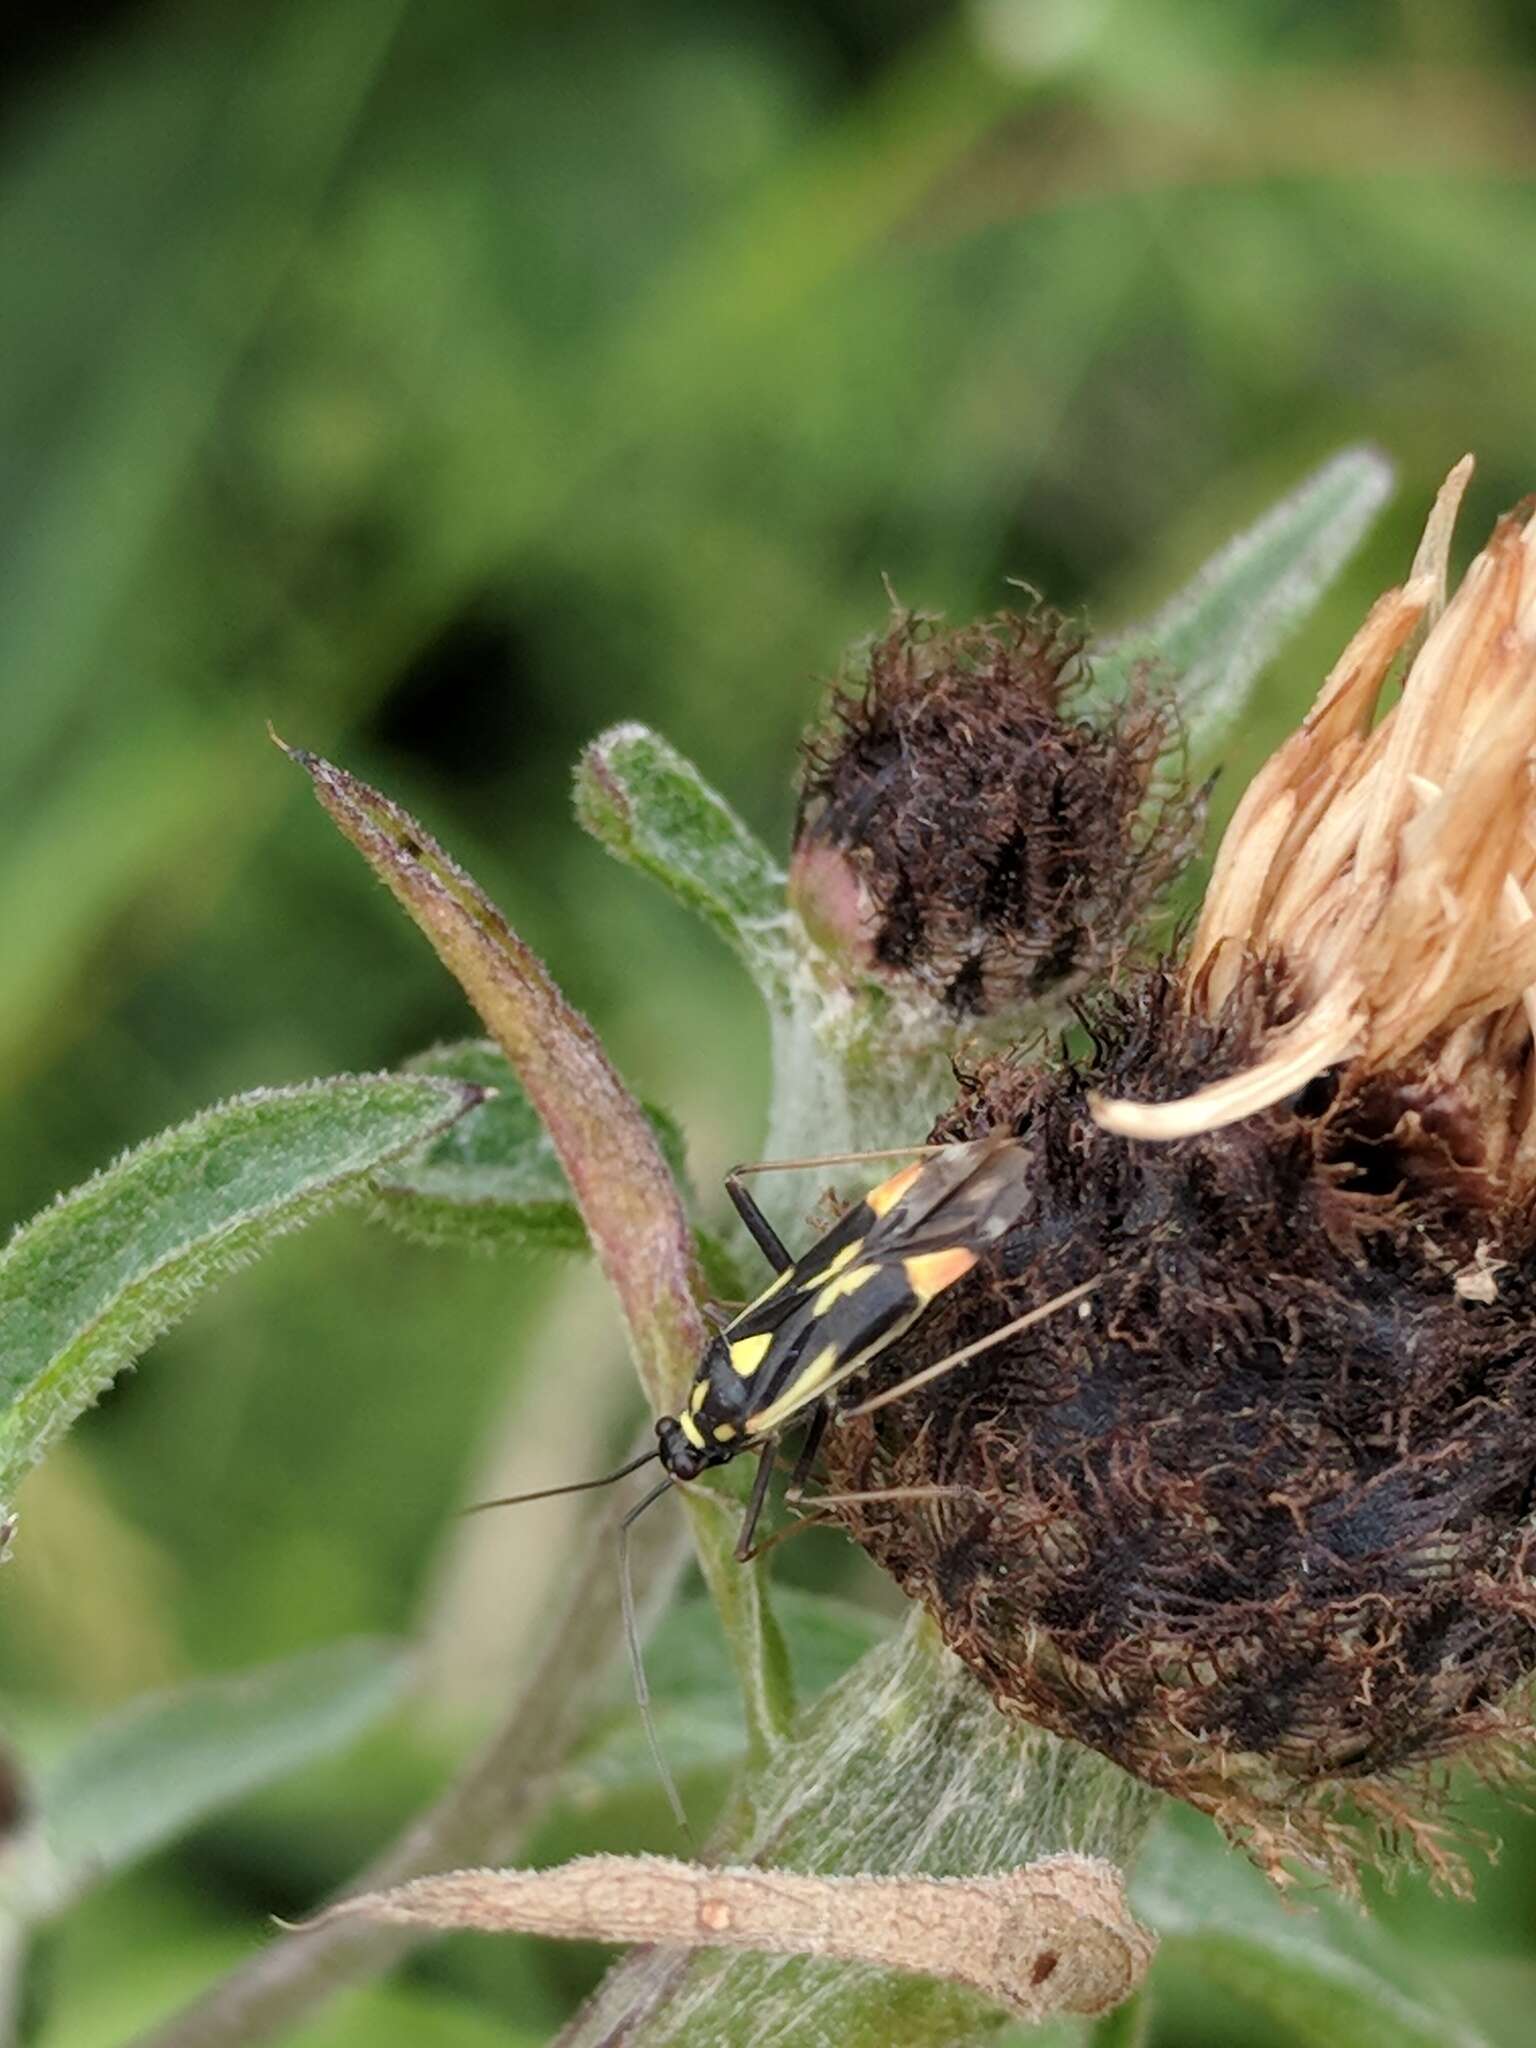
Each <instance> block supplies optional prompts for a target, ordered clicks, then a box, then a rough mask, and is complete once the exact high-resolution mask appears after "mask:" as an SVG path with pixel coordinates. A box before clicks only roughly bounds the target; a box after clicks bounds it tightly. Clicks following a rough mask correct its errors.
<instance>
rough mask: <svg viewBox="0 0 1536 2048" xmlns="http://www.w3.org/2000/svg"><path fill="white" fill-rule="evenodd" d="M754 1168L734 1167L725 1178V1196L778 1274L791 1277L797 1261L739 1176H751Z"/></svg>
mask: <svg viewBox="0 0 1536 2048" xmlns="http://www.w3.org/2000/svg"><path fill="white" fill-rule="evenodd" d="M751 1171H752V1168H751V1167H750V1166H734V1167H732V1169H731V1171H730V1172H729V1173H728V1174H727V1175H726V1176H725V1192H726V1193H727V1194H728V1195H729V1196H730V1198H731V1200H732V1201H733V1202H734V1203H735V1204H736V1214H737V1215H738V1216H739V1217H740V1218H741V1220H742V1222H743V1223H745V1225H746V1226H747V1229H748V1230H749V1231H750V1232H751V1234H752V1242H753V1243H754V1244H755V1245H756V1246H757V1248H758V1250H759V1251H760V1252H761V1253H762V1255H763V1257H764V1258H765V1259H766V1260H767V1261H768V1263H769V1265H770V1266H772V1268H773V1270H774V1271H775V1273H787V1272H788V1271H789V1268H790V1267H791V1266H792V1265H793V1264H794V1263H795V1261H794V1257H793V1255H792V1253H791V1252H790V1250H789V1248H788V1246H787V1245H786V1244H785V1242H784V1240H783V1238H782V1237H780V1235H779V1233H778V1232H777V1231H776V1230H775V1229H774V1227H773V1225H772V1224H771V1223H770V1222H769V1221H768V1218H767V1217H766V1216H765V1215H764V1214H763V1212H762V1210H761V1209H760V1208H759V1207H758V1206H757V1204H756V1202H754V1201H753V1199H752V1197H751V1196H750V1195H749V1194H748V1193H747V1191H746V1189H745V1188H744V1187H743V1186H742V1184H741V1181H740V1179H739V1177H738V1176H739V1175H741V1174H743V1173H750V1172H751Z"/></svg>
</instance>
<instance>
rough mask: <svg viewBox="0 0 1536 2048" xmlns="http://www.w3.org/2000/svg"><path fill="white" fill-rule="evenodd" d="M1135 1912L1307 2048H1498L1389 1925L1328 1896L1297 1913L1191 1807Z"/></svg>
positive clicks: (1139, 1879) (1140, 1879) (1153, 1863)
mask: <svg viewBox="0 0 1536 2048" xmlns="http://www.w3.org/2000/svg"><path fill="white" fill-rule="evenodd" d="M1131 1903H1132V1905H1133V1906H1134V1908H1135V1909H1136V1911H1137V1912H1138V1914H1139V1915H1140V1916H1141V1917H1142V1919H1144V1920H1146V1921H1148V1922H1149V1923H1150V1925H1151V1926H1153V1927H1155V1928H1156V1929H1157V1931H1158V1933H1159V1934H1161V1936H1162V1937H1163V1944H1164V1952H1165V1953H1168V1954H1169V1956H1170V1958H1171V1957H1172V1956H1173V1955H1175V1954H1178V1955H1182V1956H1183V1957H1184V1958H1186V1959H1187V1960H1188V1961H1189V1962H1190V1964H1191V1965H1192V1967H1193V1968H1194V1969H1196V1970H1197V1971H1198V1972H1199V1973H1200V1974H1201V1975H1202V1976H1204V1977H1205V1978H1207V1979H1208V1980H1209V1981H1211V1982H1212V1983H1215V1984H1219V1985H1221V1986H1223V1987H1224V1988H1225V1989H1227V1990H1228V1991H1231V1992H1233V1993H1235V1994H1236V1995H1237V1996H1238V1997H1240V1998H1243V1999H1246V2000H1248V2001H1249V2002H1251V2003H1252V2004H1254V2005H1256V2006H1258V2007H1260V2008H1261V2009H1262V2010H1263V2011H1264V2012H1266V2013H1267V2014H1269V2015H1270V2017H1271V2018H1272V2019H1274V2020H1276V2021H1278V2022H1279V2023H1280V2024H1281V2025H1282V2026H1285V2027H1287V2028H1289V2029H1291V2030H1292V2031H1293V2033H1294V2034H1295V2037H1296V2039H1297V2041H1298V2042H1301V2043H1305V2044H1306V2048H1487V2043H1486V2038H1485V2036H1484V2035H1482V2034H1481V2033H1480V2032H1479V2031H1478V2029H1477V2028H1476V2027H1474V2026H1472V2025H1471V2023H1470V2022H1469V2021H1468V2020H1467V2019H1466V2018H1465V2016H1464V2015H1463V2014H1462V2013H1460V2012H1459V2011H1457V2009H1456V2007H1455V2005H1454V2003H1453V2002H1452V2001H1451V2000H1450V1999H1448V1998H1447V1996H1446V1994H1445V1991H1444V1988H1443V1986H1442V1985H1441V1984H1439V1983H1438V1982H1437V1981H1435V1980H1434V1979H1432V1978H1431V1977H1430V1976H1429V1974H1428V1973H1427V1972H1426V1971H1423V1970H1421V1969H1420V1967H1419V1965H1418V1962H1417V1960H1416V1958H1415V1957H1414V1956H1413V1955H1412V1954H1411V1953H1410V1951H1409V1950H1407V1949H1406V1948H1404V1947H1403V1946H1402V1944H1401V1943H1400V1942H1398V1941H1396V1940H1395V1939H1394V1938H1393V1936H1392V1935H1390V1934H1389V1933H1388V1932H1387V1931H1386V1930H1385V1929H1384V1928H1383V1927H1381V1925H1380V1924H1379V1923H1378V1922H1375V1921H1371V1920H1368V1919H1367V1918H1366V1917H1365V1915H1364V1914H1363V1913H1361V1912H1357V1911H1353V1910H1351V1909H1350V1908H1349V1907H1347V1906H1345V1905H1344V1904H1342V1903H1341V1902H1340V1901H1339V1900H1338V1899H1337V1898H1334V1897H1333V1896H1331V1895H1329V1894H1326V1893H1317V1894H1313V1895H1310V1896H1309V1897H1308V1898H1307V1899H1306V1901H1305V1902H1304V1903H1303V1904H1290V1903H1287V1902H1286V1901H1285V1900H1284V1899H1283V1898H1282V1897H1281V1895H1280V1894H1279V1893H1278V1892H1277V1891H1276V1890H1275V1888H1274V1886H1273V1885H1272V1884H1270V1882H1269V1881H1268V1880H1267V1879H1266V1878H1265V1877H1263V1876H1262V1875H1261V1874H1260V1872H1259V1871H1258V1870H1257V1869H1256V1868H1255V1867H1254V1866H1253V1864H1252V1863H1250V1862H1249V1861H1248V1859H1247V1858H1246V1857H1245V1856H1243V1855H1241V1854H1240V1853H1239V1852H1237V1851H1236V1850H1233V1849H1228V1848H1227V1847H1225V1845H1224V1844H1222V1842H1221V1841H1220V1839H1219V1838H1218V1836H1217V1835H1216V1832H1215V1830H1214V1828H1212V1827H1211V1825H1210V1823H1209V1822H1206V1821H1203V1820H1201V1819H1200V1818H1199V1817H1198V1816H1197V1815H1195V1814H1193V1813H1191V1812H1189V1811H1188V1810H1187V1809H1183V1808H1178V1809H1174V1810H1171V1811H1170V1812H1169V1813H1168V1814H1167V1815H1166V1816H1165V1818H1164V1820H1163V1822H1162V1824H1161V1825H1160V1826H1159V1827H1158V1829H1157V1830H1156V1832H1155V1833H1154V1834H1153V1836H1152V1839H1151V1841H1150V1842H1149V1843H1148V1845H1147V1847H1146V1849H1145V1850H1144V1851H1143V1854H1142V1857H1141V1859H1140V1861H1139V1863H1138V1864H1137V1867H1136V1872H1135V1876H1134V1879H1133V1881H1132V1885H1131Z"/></svg>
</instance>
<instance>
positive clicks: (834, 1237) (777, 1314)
mask: <svg viewBox="0 0 1536 2048" xmlns="http://www.w3.org/2000/svg"><path fill="white" fill-rule="evenodd" d="M809 1163H815V1162H809ZM753 1170H760V1169H740V1168H739V1169H738V1170H737V1173H735V1174H732V1175H731V1176H730V1178H729V1179H728V1181H727V1183H726V1185H727V1188H728V1189H729V1191H730V1194H731V1198H732V1200H733V1201H734V1202H735V1204H736V1206H737V1208H738V1210H739V1211H740V1213H741V1216H742V1218H743V1220H744V1221H745V1223H746V1225H747V1227H748V1229H749V1230H750V1231H751V1232H752V1235H753V1237H754V1238H755V1239H756V1241H757V1243H758V1245H759V1246H760V1247H761V1249H762V1251H763V1253H764V1255H765V1257H766V1258H767V1259H768V1261H769V1263H770V1264H771V1265H773V1266H774V1267H776V1268H777V1277H776V1278H775V1279H774V1280H773V1282H772V1283H771V1285H769V1286H768V1287H766V1288H765V1289H764V1290H763V1292H762V1293H761V1294H760V1295H759V1296H758V1297H757V1299H756V1300H755V1301H752V1302H749V1303H748V1304H747V1306H746V1307H745V1308H744V1309H742V1310H741V1312H740V1313H739V1314H738V1315H736V1316H734V1317H733V1318H732V1319H731V1321H730V1322H729V1323H727V1324H726V1326H725V1327H724V1329H722V1330H721V1331H720V1332H719V1333H718V1334H717V1335H716V1336H715V1337H713V1338H712V1339H711V1341H710V1343H709V1345H708V1346H707V1348H706V1350H705V1352H704V1355H703V1357H702V1359H701V1360H700V1361H699V1366H698V1370H697V1372H696V1373H695V1374H694V1378H693V1384H692V1386H691V1387H690V1389H689V1395H688V1399H687V1401H686V1402H685V1403H684V1405H683V1407H682V1409H681V1410H680V1412H679V1413H678V1414H676V1415H666V1416H663V1417H662V1418H661V1419H660V1421H659V1422H658V1423H657V1425H656V1435H657V1442H658V1449H659V1456H660V1460H661V1463H662V1465H663V1466H664V1468H665V1469H666V1471H667V1474H668V1476H669V1477H670V1478H672V1479H676V1480H683V1481H687V1480H690V1479H696V1478H697V1477H698V1476H699V1474H700V1473H701V1472H704V1471H706V1470H707V1469H708V1468H709V1467H710V1466H713V1465H723V1464H725V1463H726V1462H727V1461H728V1460H730V1459H732V1458H736V1457H739V1456H740V1455H741V1454H742V1452H744V1451H750V1450H762V1449H764V1448H765V1447H766V1446H769V1445H771V1444H773V1443H774V1442H776V1441H777V1439H778V1438H779V1436H780V1435H781V1434H782V1433H783V1431H784V1430H785V1429H786V1428H787V1427H789V1426H790V1425H791V1424H792V1423H794V1422H795V1421H797V1420H798V1419H800V1418H801V1417H802V1416H805V1415H807V1414H810V1415H811V1416H812V1418H813V1419H812V1432H813V1435H812V1440H811V1442H810V1443H809V1445H808V1454H807V1456H806V1457H803V1459H802V1462H808V1455H809V1454H813V1453H814V1448H815V1440H816V1439H818V1438H819V1436H820V1431H821V1428H822V1426H824V1424H825V1422H826V1419H827V1417H828V1415H829V1413H830V1412H831V1407H830V1404H831V1403H832V1400H833V1397H834V1395H835V1394H836V1392H837V1390H838V1389H839V1388H840V1387H841V1386H842V1385H843V1383H844V1382H845V1381H847V1380H849V1379H851V1378H852V1377H853V1376H854V1375H855V1374H856V1373H858V1372H859V1371H861V1370H862V1369H863V1368H864V1367H865V1366H867V1365H868V1364H869V1363H870V1361H871V1360H872V1359H874V1358H876V1357H877V1356H878V1355H879V1353H880V1352H882V1351H883V1350H884V1349H885V1348H886V1346H887V1345H889V1344H892V1343H894V1342H895V1340H896V1339H897V1338H898V1337H900V1336H901V1335H902V1333H903V1332H904V1331H906V1330H908V1329H910V1328H911V1326H912V1325H913V1323H915V1322H916V1321H917V1319H918V1317H919V1316H921V1315H922V1313H923V1311H924V1310H925V1309H926V1308H927V1307H928V1305H929V1303H930V1302H932V1301H933V1300H934V1299H935V1298H936V1297H937V1296H938V1295H940V1294H942V1293H943V1292H944V1290H945V1289H946V1288H947V1287H952V1286H953V1285H954V1284H955V1282H956V1281H957V1280H960V1279H962V1278H963V1277H964V1275H965V1274H967V1273H969V1272H970V1270H971V1269H972V1267H973V1266H975V1265H976V1263H977V1262H978V1260H979V1259H980V1258H981V1257H982V1255H983V1254H984V1253H985V1252H986V1250H987V1249H988V1247H989V1246H991V1245H994V1244H996V1243H997V1242H998V1240H999V1239H1000V1238H1002V1237H1003V1236H1004V1235H1006V1233H1007V1232H1008V1231H1009V1230H1011V1229H1012V1228H1013V1226H1014V1224H1015V1223H1017V1222H1018V1220H1019V1218H1020V1216H1021V1214H1022V1213H1023V1211H1024V1209H1025V1207H1026V1205H1027V1203H1028V1199H1029V1186H1028V1179H1027V1175H1026V1169H1025V1160H1024V1154H1023V1150H1022V1148H1021V1147H1020V1145H1019V1144H1018V1142H1017V1141H1016V1140H1015V1139H1013V1138H1011V1137H1007V1136H998V1137H992V1138H982V1139H977V1140H975V1141H973V1142H971V1143H968V1144H957V1145H942V1146H938V1147H936V1148H934V1149H933V1150H932V1151H931V1152H929V1153H928V1154H927V1156H926V1157H924V1158H920V1159H918V1160H916V1161H914V1162H913V1163H912V1164H911V1165H909V1166H906V1167H903V1168H902V1170H901V1171H900V1172H899V1173H895V1174H893V1175H892V1176H891V1177H890V1179H888V1180H885V1181H882V1182H881V1184H880V1185H879V1186H878V1187H877V1188H873V1189H872V1190H871V1191H870V1192H869V1194H867V1195H866V1196H865V1197H864V1199H863V1200H862V1201H860V1202H856V1203H855V1204H854V1205H853V1207H852V1208H851V1209H849V1210H848V1212H847V1214H846V1215H845V1216H843V1217H842V1218H841V1219H840V1221H839V1222H837V1223H836V1224H835V1225H834V1226H833V1228H832V1229H831V1230H829V1231H828V1232H827V1234H826V1235H825V1236H824V1237H822V1238H821V1239H820V1240H819V1241H818V1242H817V1243H816V1244H814V1245H813V1246H812V1247H811V1249H810V1250H809V1251H808V1252H805V1253H804V1254H802V1256H801V1257H799V1258H798V1259H797V1258H793V1257H791V1255H790V1253H789V1252H788V1251H787V1250H786V1249H785V1247H784V1245H783V1244H782V1243H781V1241H780V1240H779V1238H778V1236H777V1234H776V1233H775V1232H774V1230H773V1228H772V1226H771V1225H770V1224H769V1222H768V1220H767V1218H766V1217H765V1216H764V1215H763V1213H762V1211H761V1210H760V1209H759V1208H758V1206H757V1204H756V1202H754V1201H753V1199H752V1197H751V1196H750V1195H749V1194H748V1193H747V1191H746V1189H745V1187H744V1186H743V1185H742V1182H741V1179H740V1174H741V1173H742V1172H743V1171H753ZM766 1463H767V1461H766V1460H765V1479H766ZM753 1519H755V1517H754V1516H752V1515H750V1514H749V1527H748V1529H747V1530H746V1531H744V1532H743V1542H744V1544H745V1542H746V1541H747V1540H748V1539H749V1538H750V1523H751V1521H752V1520H753Z"/></svg>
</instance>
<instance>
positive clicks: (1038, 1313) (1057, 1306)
mask: <svg viewBox="0 0 1536 2048" xmlns="http://www.w3.org/2000/svg"><path fill="white" fill-rule="evenodd" d="M1102 1277H1103V1276H1102V1275H1101V1274H1098V1275H1095V1277H1094V1278H1093V1279H1092V1280H1085V1281H1084V1282H1083V1284H1082V1286H1081V1287H1069V1288H1068V1289H1067V1291H1066V1293H1065V1294H1058V1295H1057V1296H1056V1298H1055V1299H1054V1300H1053V1301H1043V1302H1041V1304H1040V1306H1039V1307H1038V1308H1032V1309H1029V1310H1027V1311H1026V1312H1025V1313H1024V1314H1023V1315H1021V1316H1015V1317H1014V1319H1013V1321H1012V1322H1011V1323H1004V1324H1003V1327H1002V1328H1001V1329H1000V1330H992V1331H990V1332H989V1333H988V1335H987V1336H985V1337H978V1338H977V1339H976V1341H975V1342H974V1343H973V1344H962V1345H961V1347H960V1349H959V1350H958V1351H951V1352H950V1354H949V1355H948V1357H947V1358H937V1359H935V1360H934V1362H933V1364H932V1365H927V1366H924V1368H923V1370H922V1371H921V1372H915V1373H913V1375H912V1377H911V1378H910V1379H906V1380H902V1381H901V1383H900V1384H899V1385H898V1386H894V1387H887V1388H885V1389H884V1391H883V1392H882V1393H879V1394H875V1395H873V1396H872V1397H871V1398H870V1399H869V1400H868V1401H861V1402H860V1403H859V1404H858V1406H857V1407H856V1408H842V1409H839V1410H838V1416H839V1419H840V1420H842V1419H845V1418H846V1417H848V1416H852V1415H873V1414H874V1412H875V1410H876V1409H877V1408H885V1407H888V1406H889V1405H890V1403H891V1402H892V1401H899V1400H901V1399H902V1397H903V1396H904V1395H906V1394H911V1393H915V1392H916V1391H917V1389H918V1388H919V1387H926V1386H927V1384H928V1382H929V1381H930V1380H936V1379H938V1378H939V1377H940V1376H941V1375H942V1374H944V1373H946V1372H953V1371H954V1369H955V1367H956V1366H957V1365H964V1364H965V1363H966V1361H967V1360H968V1359H972V1358H976V1357H978V1356H979V1355H980V1354H981V1353H982V1352H983V1351H990V1350H991V1349H992V1347H993V1345H994V1344H1003V1343H1006V1342H1007V1340H1008V1339H1009V1338H1010V1337H1016V1336H1017V1335H1018V1334H1019V1332H1020V1331H1021V1330H1027V1329H1028V1328H1029V1327H1030V1325H1031V1324H1032V1323H1043V1322H1044V1321H1045V1319H1046V1317H1047V1316H1053V1315H1056V1314H1057V1313H1058V1312H1059V1311H1060V1310H1062V1309H1064V1308H1070V1307H1071V1305H1072V1303H1073V1302H1074V1301H1081V1300H1082V1298H1083V1296H1084V1295H1085V1294H1092V1292H1093V1290H1094V1289H1095V1288H1096V1287H1097V1286H1098V1284H1099V1281H1100V1279H1101V1278H1102Z"/></svg>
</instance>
